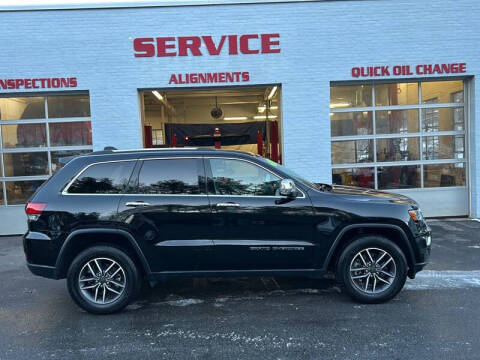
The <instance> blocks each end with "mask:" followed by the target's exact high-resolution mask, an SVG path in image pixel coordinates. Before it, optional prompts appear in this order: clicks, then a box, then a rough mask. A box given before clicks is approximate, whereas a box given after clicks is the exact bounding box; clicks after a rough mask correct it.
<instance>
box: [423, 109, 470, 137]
mask: <svg viewBox="0 0 480 360" xmlns="http://www.w3.org/2000/svg"><path fill="white" fill-rule="evenodd" d="M422 117H423V131H425V132H434V131H453V130H454V131H462V130H464V118H463V117H464V114H463V107H458V108H433V109H422Z"/></svg>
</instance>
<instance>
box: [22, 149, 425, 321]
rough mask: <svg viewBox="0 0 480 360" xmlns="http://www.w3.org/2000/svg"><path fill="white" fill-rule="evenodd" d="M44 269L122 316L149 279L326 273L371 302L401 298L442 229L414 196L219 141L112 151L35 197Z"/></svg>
mask: <svg viewBox="0 0 480 360" xmlns="http://www.w3.org/2000/svg"><path fill="white" fill-rule="evenodd" d="M26 213H27V215H28V232H27V233H26V234H25V236H24V248H25V254H26V258H27V263H28V267H29V269H30V270H31V271H32V272H33V273H34V274H36V275H40V276H44V277H48V278H53V279H62V278H67V284H68V290H69V292H70V294H71V296H72V297H73V299H74V300H75V302H76V303H77V304H78V305H79V306H80V307H82V308H84V309H86V310H87V311H90V312H92V313H102V314H104V313H112V312H115V311H118V310H120V309H122V308H124V307H125V306H126V305H127V304H128V303H129V302H131V301H132V300H133V299H134V298H135V296H136V295H137V294H138V292H139V290H140V287H141V284H142V283H143V282H144V281H143V280H144V279H147V280H148V281H150V282H155V281H158V280H160V279H164V278H166V277H171V276H185V275H187V276H192V277H204V276H213V277H223V276H279V275H288V276H292V275H298V276H311V277H321V276H322V275H324V274H325V273H326V272H328V271H332V272H335V274H336V278H337V280H338V282H339V283H340V284H342V285H343V287H344V289H345V290H346V292H347V293H348V294H350V295H351V296H352V297H353V298H355V299H356V300H358V301H361V302H364V303H378V302H383V301H386V300H389V299H391V298H392V297H394V296H395V295H396V294H397V293H398V292H399V291H400V290H401V289H402V287H403V285H404V283H405V280H406V277H407V275H408V276H409V277H411V278H413V277H414V276H415V273H416V272H417V271H420V270H421V269H422V268H423V267H424V266H425V264H426V262H427V259H428V257H429V253H430V243H431V233H430V228H429V226H428V225H427V224H426V223H425V221H424V219H423V217H422V214H421V212H420V209H419V208H418V205H417V204H416V203H415V202H414V201H412V200H410V199H409V198H407V197H404V196H401V195H396V194H391V193H385V192H379V191H374V190H369V189H360V188H353V187H345V186H330V185H326V184H313V183H311V182H309V181H307V180H305V179H302V178H301V177H300V176H298V175H296V174H295V173H293V172H292V171H291V170H288V169H287V168H285V167H284V166H282V165H279V164H277V163H275V162H273V161H270V160H267V159H264V158H262V157H259V156H255V155H250V154H247V153H241V152H233V151H222V150H214V149H188V148H183V149H178V148H177V149H160V150H132V151H102V152H96V153H91V154H90V155H87V156H80V157H76V158H74V159H72V160H71V161H69V162H68V163H67V164H66V165H65V166H64V167H63V168H62V169H61V170H59V171H58V172H57V173H56V174H55V175H54V176H52V177H51V178H50V179H49V180H48V181H47V182H46V183H45V184H43V185H42V186H41V187H40V189H39V190H37V192H36V193H35V194H34V195H33V197H32V198H31V199H30V201H29V202H28V204H27V205H26Z"/></svg>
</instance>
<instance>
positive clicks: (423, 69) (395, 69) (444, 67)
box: [352, 63, 467, 78]
mask: <svg viewBox="0 0 480 360" xmlns="http://www.w3.org/2000/svg"><path fill="white" fill-rule="evenodd" d="M466 72H467V64H466V63H450V64H418V65H395V66H392V67H390V66H388V65H381V66H356V67H353V68H352V76H353V77H355V78H359V77H362V78H366V77H378V76H409V75H446V74H462V73H466Z"/></svg>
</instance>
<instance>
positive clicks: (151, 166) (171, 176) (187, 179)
mask: <svg viewBox="0 0 480 360" xmlns="http://www.w3.org/2000/svg"><path fill="white" fill-rule="evenodd" d="M134 192H135V193H139V194H159V195H197V194H203V193H205V176H204V169H203V163H202V161H201V160H200V159H160V160H145V161H144V162H143V165H142V168H141V169H140V174H139V176H138V186H137V190H135V191H134Z"/></svg>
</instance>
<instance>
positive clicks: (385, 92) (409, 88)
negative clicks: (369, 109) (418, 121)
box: [375, 83, 418, 106]
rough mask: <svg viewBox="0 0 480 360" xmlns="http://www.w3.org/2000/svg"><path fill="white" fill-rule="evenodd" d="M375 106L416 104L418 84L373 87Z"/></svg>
mask: <svg viewBox="0 0 480 360" xmlns="http://www.w3.org/2000/svg"><path fill="white" fill-rule="evenodd" d="M375 103H376V105H377V106H391V105H412V104H418V83H405V84H402V83H396V84H378V85H375Z"/></svg>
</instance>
